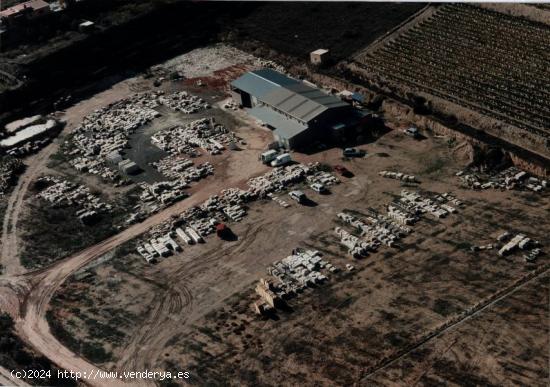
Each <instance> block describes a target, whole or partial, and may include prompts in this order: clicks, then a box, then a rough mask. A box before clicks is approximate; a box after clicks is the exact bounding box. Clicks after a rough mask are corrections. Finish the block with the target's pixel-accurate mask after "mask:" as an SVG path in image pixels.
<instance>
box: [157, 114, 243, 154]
mask: <svg viewBox="0 0 550 387" xmlns="http://www.w3.org/2000/svg"><path fill="white" fill-rule="evenodd" d="M236 141H237V139H236V137H235V135H234V133H233V132H231V131H230V130H229V129H227V128H226V127H225V126H223V125H221V124H217V123H216V122H215V121H214V118H201V119H199V120H195V121H192V122H190V123H189V124H187V125H184V126H179V125H176V126H172V127H170V128H166V129H163V130H161V131H160V132H158V133H156V134H155V135H154V136H153V137H151V143H152V144H154V145H155V146H157V147H158V148H160V149H162V150H164V151H166V152H168V153H170V154H180V153H189V149H192V148H193V147H195V148H196V147H198V148H202V149H204V150H205V151H207V152H209V153H210V154H220V153H221V152H222V151H223V150H224V149H226V146H228V145H229V144H231V143H235V142H236Z"/></svg>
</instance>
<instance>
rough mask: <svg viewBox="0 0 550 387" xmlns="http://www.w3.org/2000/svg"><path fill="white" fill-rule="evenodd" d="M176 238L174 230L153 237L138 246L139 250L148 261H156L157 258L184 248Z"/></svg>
mask: <svg viewBox="0 0 550 387" xmlns="http://www.w3.org/2000/svg"><path fill="white" fill-rule="evenodd" d="M174 238H175V233H174V232H171V233H167V234H164V235H161V236H157V237H154V238H151V239H150V240H149V241H148V242H146V243H144V244H142V245H140V246H138V247H137V252H138V254H140V255H141V256H142V257H143V258H144V259H145V260H146V261H147V263H153V262H156V261H157V258H160V257H163V258H166V257H169V256H170V255H172V254H174V253H175V252H180V251H182V250H183V249H182V248H181V246H180V245H179V244H178V243H177V242H176V241H175V240H174Z"/></svg>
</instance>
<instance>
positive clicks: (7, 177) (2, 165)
mask: <svg viewBox="0 0 550 387" xmlns="http://www.w3.org/2000/svg"><path fill="white" fill-rule="evenodd" d="M22 169H23V162H22V161H21V160H20V159H16V158H14V157H11V156H5V157H0V195H3V194H5V193H6V192H7V191H8V189H9V187H10V185H11V184H12V183H14V181H15V178H16V176H17V174H18V173H19V172H20V171H21V170H22Z"/></svg>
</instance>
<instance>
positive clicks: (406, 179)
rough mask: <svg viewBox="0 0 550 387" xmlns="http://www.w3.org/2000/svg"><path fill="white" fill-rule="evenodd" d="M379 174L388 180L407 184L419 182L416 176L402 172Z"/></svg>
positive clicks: (382, 172)
mask: <svg viewBox="0 0 550 387" xmlns="http://www.w3.org/2000/svg"><path fill="white" fill-rule="evenodd" d="M378 174H379V175H380V176H382V177H385V178H388V179H395V180H401V181H404V182H407V183H418V180H416V176H413V175H407V174H404V173H401V172H392V171H380V172H378Z"/></svg>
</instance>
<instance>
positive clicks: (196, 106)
mask: <svg viewBox="0 0 550 387" xmlns="http://www.w3.org/2000/svg"><path fill="white" fill-rule="evenodd" d="M159 94H160V95H158V96H157V102H158V103H159V104H160V105H164V106H166V107H168V108H170V109H172V110H175V111H180V112H183V113H185V114H193V113H197V112H199V111H201V110H204V109H210V107H211V106H210V104H208V103H207V102H206V101H205V100H203V99H202V98H200V97H197V96H195V95H191V94H189V93H187V92H186V91H179V92H175V93H172V94H168V95H166V94H164V93H163V92H159Z"/></svg>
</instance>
